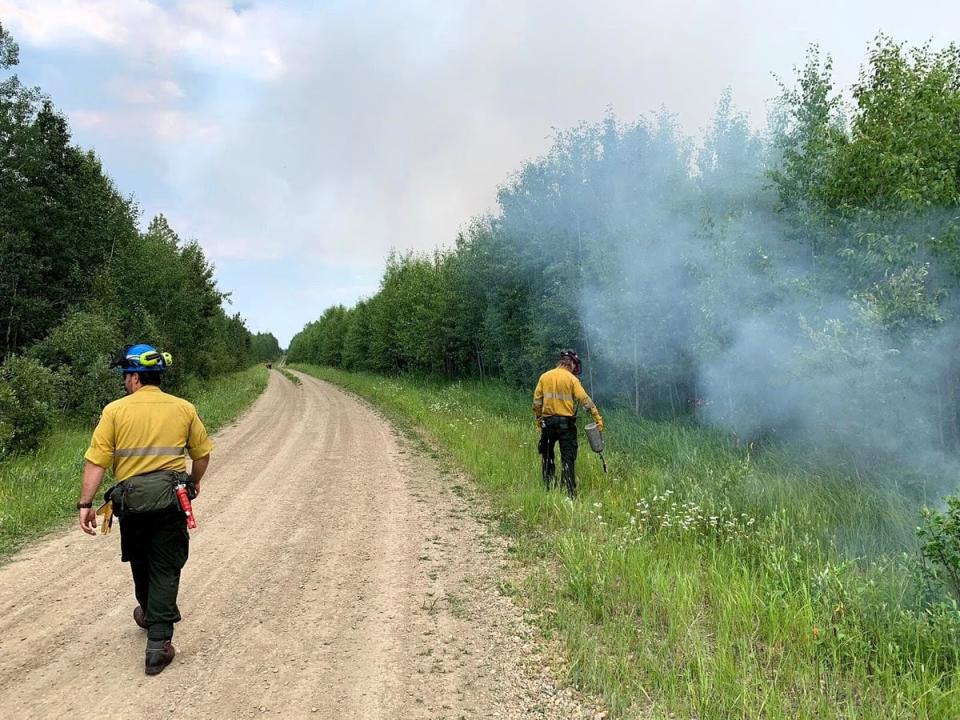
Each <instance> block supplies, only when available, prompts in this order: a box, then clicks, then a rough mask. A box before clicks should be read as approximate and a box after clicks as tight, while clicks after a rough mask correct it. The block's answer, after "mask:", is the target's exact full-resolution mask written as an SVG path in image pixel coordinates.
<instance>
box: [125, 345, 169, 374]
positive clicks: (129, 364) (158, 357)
mask: <svg viewBox="0 0 960 720" xmlns="http://www.w3.org/2000/svg"><path fill="white" fill-rule="evenodd" d="M171 365H173V356H172V355H170V353H166V352H160V351H159V350H157V349H156V348H155V347H153V345H147V344H146V343H140V344H139V345H127V346H126V347H125V348H124V349H123V351H122V352H121V353H120V357H118V358H117V359H116V360H115V361H114V362H113V365H112V366H111V367H116V368H120V370H121V371H122V372H125V373H139V372H163V371H164V370H166V369H167V368H168V367H170V366H171Z"/></svg>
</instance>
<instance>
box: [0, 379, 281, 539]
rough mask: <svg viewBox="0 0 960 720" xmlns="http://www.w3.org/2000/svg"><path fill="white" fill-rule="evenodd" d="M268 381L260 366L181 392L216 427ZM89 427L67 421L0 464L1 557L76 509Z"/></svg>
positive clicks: (252, 397)
mask: <svg viewBox="0 0 960 720" xmlns="http://www.w3.org/2000/svg"><path fill="white" fill-rule="evenodd" d="M266 385H267V370H266V368H264V367H261V366H256V367H252V368H250V369H248V370H244V371H242V372H239V373H233V374H230V375H224V376H222V377H218V378H215V379H214V380H212V381H210V382H207V383H200V382H192V383H190V384H188V385H187V387H186V388H185V389H184V392H183V395H185V396H186V397H187V398H189V399H190V401H191V402H193V403H194V404H195V405H196V406H197V410H198V411H199V413H200V416H201V417H202V418H203V421H204V424H205V425H206V427H207V429H208V431H209V432H211V433H212V432H215V431H216V430H217V429H218V428H220V427H222V426H223V425H224V424H226V423H227V422H230V421H231V420H232V419H234V418H235V417H236V416H237V415H239V414H240V413H241V412H242V411H243V410H244V409H245V408H247V407H248V406H249V405H250V404H251V403H252V402H253V401H254V400H255V399H256V398H257V396H258V395H259V394H260V393H261V392H263V389H264V388H265V387H266ZM91 431H92V428H90V427H84V426H82V425H78V424H76V423H70V422H69V421H64V422H63V423H62V424H61V425H60V426H59V427H58V428H57V429H56V430H55V431H54V432H52V433H51V434H50V435H49V436H48V437H47V438H45V439H44V441H43V444H42V445H41V447H40V448H39V449H38V450H37V452H35V453H30V454H28V455H22V456H19V457H14V458H11V459H9V460H8V461H6V462H5V463H3V464H0V558H3V557H5V556H7V555H9V554H10V553H11V552H12V551H13V550H15V549H16V548H18V547H20V546H22V545H23V544H24V543H26V542H28V541H29V540H31V539H33V538H35V537H37V536H38V535H41V534H42V533H44V532H47V531H49V530H51V529H52V528H55V527H57V526H58V525H59V524H60V523H61V522H62V521H63V520H64V519H65V518H68V517H74V516H75V515H76V510H75V509H74V505H75V503H76V501H77V497H78V493H79V491H80V474H81V470H82V468H83V453H84V452H85V451H86V449H87V445H88V443H89V442H90V433H91ZM105 485H106V483H105Z"/></svg>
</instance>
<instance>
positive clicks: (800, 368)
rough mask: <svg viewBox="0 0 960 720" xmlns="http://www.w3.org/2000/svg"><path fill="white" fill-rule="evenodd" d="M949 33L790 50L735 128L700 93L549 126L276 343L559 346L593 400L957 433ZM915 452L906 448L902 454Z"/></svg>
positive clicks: (725, 421)
mask: <svg viewBox="0 0 960 720" xmlns="http://www.w3.org/2000/svg"><path fill="white" fill-rule="evenodd" d="M958 129H960V50H958V48H957V47H956V46H955V45H950V46H948V47H946V48H944V49H935V48H933V47H931V46H929V45H925V46H922V47H907V46H906V45H904V44H901V43H897V42H895V41H894V40H893V39H891V38H889V37H886V36H882V35H881V36H879V37H877V38H876V39H875V40H874V41H873V42H872V43H871V44H870V45H869V47H868V53H867V57H866V61H865V63H864V64H863V66H862V69H861V73H860V76H859V79H858V81H857V82H856V83H855V84H854V85H853V86H852V87H850V88H842V89H838V88H835V87H834V82H833V78H832V68H831V63H830V59H829V57H828V56H824V55H823V54H822V53H821V52H820V51H819V50H818V49H817V48H811V50H810V51H809V53H808V55H807V57H806V59H805V61H804V62H803V63H802V64H801V66H800V67H799V68H798V69H797V71H796V75H795V77H794V78H792V79H789V80H785V81H781V91H780V94H779V96H778V97H777V98H776V100H775V102H774V104H773V110H772V112H771V115H770V119H769V123H768V126H767V127H766V128H765V129H764V130H762V131H760V132H755V131H753V130H752V129H751V127H750V125H749V123H748V122H747V118H746V117H745V116H744V115H743V114H742V113H740V112H739V111H738V110H737V109H736V107H735V106H734V104H733V101H732V97H731V93H730V92H729V91H728V92H726V93H724V95H723V96H722V97H721V98H720V100H719V102H718V105H717V110H716V113H715V117H714V118H713V121H712V124H711V125H710V127H709V129H708V130H707V132H706V133H705V136H704V137H703V138H701V139H700V140H699V141H696V142H695V141H694V140H693V139H691V138H690V137H688V136H687V135H685V134H684V132H683V130H682V129H681V128H680V127H679V126H678V124H677V122H676V119H675V118H674V117H673V116H672V115H670V114H669V113H668V112H666V111H664V112H661V113H659V114H657V115H656V116H653V117H645V118H641V119H639V120H635V121H629V122H625V121H622V120H620V119H618V118H617V117H616V116H614V115H613V114H612V113H610V114H609V115H608V116H607V117H606V118H605V119H604V120H602V121H600V122H596V123H583V124H580V125H578V126H576V127H573V128H569V129H566V130H562V131H559V132H557V133H556V134H555V137H554V140H553V144H552V147H551V148H550V150H549V151H548V152H547V153H546V154H545V155H543V156H542V157H538V158H536V159H534V160H532V161H530V162H527V163H525V164H523V166H522V167H521V168H520V169H519V170H518V171H517V172H516V173H515V174H514V175H513V176H511V177H510V178H509V179H508V181H507V182H506V183H505V184H504V185H503V186H502V187H501V188H500V190H499V193H498V209H497V211H496V212H495V213H493V214H490V215H489V216H485V217H479V218H476V219H475V220H474V221H473V222H472V223H470V225H469V226H468V227H467V228H466V229H465V230H464V231H463V232H461V233H460V234H459V236H458V237H457V238H456V239H455V240H454V242H453V243H452V245H451V246H450V247H448V248H443V249H438V250H436V251H435V252H433V253H426V254H424V253H414V252H405V253H402V252H394V253H392V254H391V255H390V256H389V258H388V259H387V263H386V270H385V272H384V275H383V278H382V280H381V283H380V288H379V290H378V292H376V293H375V294H374V295H373V296H372V297H369V298H366V299H364V300H362V301H360V302H358V303H357V304H356V305H355V306H354V307H351V308H346V307H344V306H336V307H332V308H328V309H327V310H325V311H324V312H323V313H322V315H321V316H320V317H319V318H318V319H317V320H316V321H315V322H312V323H309V324H308V325H307V326H306V327H305V328H304V329H303V330H302V331H301V332H300V333H298V334H297V335H296V336H295V337H294V338H293V340H292V342H291V345H290V350H289V359H290V361H292V362H297V361H301V362H312V363H320V364H325V365H331V366H336V367H342V368H346V369H351V370H368V371H374V372H385V373H398V372H408V371H416V372H429V373H439V374H443V375H445V376H447V377H449V378H462V377H479V378H485V377H493V376H495V377H500V378H504V379H506V380H508V381H510V382H513V383H518V384H521V385H524V386H532V383H533V382H534V381H535V379H536V377H537V375H538V374H539V373H540V372H541V371H542V370H543V369H545V368H546V367H549V366H550V365H551V364H552V363H553V362H554V361H555V358H556V353H557V350H558V349H560V348H561V347H566V346H572V347H576V348H577V349H578V350H579V351H580V354H581V356H582V357H584V359H585V361H586V362H585V376H584V380H585V382H586V383H587V385H588V390H591V391H592V393H593V394H594V396H595V397H596V398H597V399H598V400H599V401H600V402H602V403H604V404H607V405H611V404H615V405H619V406H622V407H628V408H632V409H633V410H634V411H636V412H638V413H643V414H648V415H659V416H664V415H666V416H672V417H677V416H681V415H688V414H695V415H696V416H697V417H699V418H700V419H702V420H704V421H706V422H711V423H715V424H719V425H721V426H723V427H725V428H727V429H729V430H730V431H731V432H733V433H735V434H737V436H738V437H741V438H743V439H744V440H756V439H763V438H765V437H768V436H782V437H787V436H789V437H803V438H807V439H811V440H814V441H817V442H823V443H828V444H838V445H843V446H845V447H848V448H852V449H853V450H854V451H856V452H858V453H860V454H861V455H862V456H864V457H873V458H878V457H882V458H884V459H889V458H891V457H893V458H896V459H899V460H904V459H907V460H908V462H914V461H922V464H929V463H939V462H942V461H944V459H945V458H948V457H951V456H952V455H953V453H954V451H955V450H956V449H957V447H958V445H960V366H958V363H957V361H956V359H955V355H956V353H955V352H954V348H956V346H957V341H958V340H960V333H958V330H960V315H958V302H957V301H958V298H960V295H958V289H960V288H958V279H960V216H958V212H957V211H958V207H960V206H958V200H960V132H958ZM910 458H912V459H910Z"/></svg>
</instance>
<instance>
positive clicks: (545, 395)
mask: <svg viewBox="0 0 960 720" xmlns="http://www.w3.org/2000/svg"><path fill="white" fill-rule="evenodd" d="M579 375H580V358H579V357H577V353H576V352H575V351H574V350H561V351H560V361H559V362H558V363H557V366H556V367H555V368H554V369H553V370H548V371H547V372H545V373H544V374H543V375H541V376H540V380H539V381H538V382H537V389H536V390H534V392H533V414H534V415H535V416H536V418H537V427H538V428H540V445H539V451H540V456H541V458H542V460H543V483H544V485H545V486H546V488H547V490H549V489H550V488H551V486H552V485H553V484H554V483H555V482H556V464H555V463H556V461H555V460H554V450H553V448H554V446H555V445H557V444H559V445H560V480H561V482H562V483H563V486H564V489H566V491H567V494H568V495H569V496H570V497H571V498H575V497H576V496H577V480H576V475H575V473H574V465H575V463H576V461H577V408H579V407H582V408H584V409H585V410H589V411H590V413H591V414H592V415H593V419H594V420H595V421H596V423H597V427H599V428H600V430H603V418H602V417H600V411H599V410H597V406H596V405H594V404H593V400H591V399H590V396H589V395H587V392H586V390H584V389H583V385H582V384H581V383H580V379H579V377H578V376H579Z"/></svg>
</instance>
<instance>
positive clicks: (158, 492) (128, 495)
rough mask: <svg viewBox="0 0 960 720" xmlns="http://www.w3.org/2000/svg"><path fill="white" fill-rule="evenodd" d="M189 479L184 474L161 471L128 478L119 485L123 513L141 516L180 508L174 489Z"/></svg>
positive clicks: (173, 471)
mask: <svg viewBox="0 0 960 720" xmlns="http://www.w3.org/2000/svg"><path fill="white" fill-rule="evenodd" d="M188 477H189V476H188V475H187V474H186V473H183V472H177V471H175V470H160V471H158V472H152V473H144V474H143V475H134V476H133V477H131V478H127V479H126V480H124V481H123V482H122V483H120V484H119V485H118V488H119V489H120V491H121V493H120V494H121V496H122V498H123V501H122V505H123V512H124V513H130V514H133V515H139V514H141V513H151V512H161V511H163V510H171V509H173V508H175V507H179V504H178V503H177V495H176V493H175V492H174V487H175V486H176V485H177V483H180V482H185V481H186V480H187V479H188Z"/></svg>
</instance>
